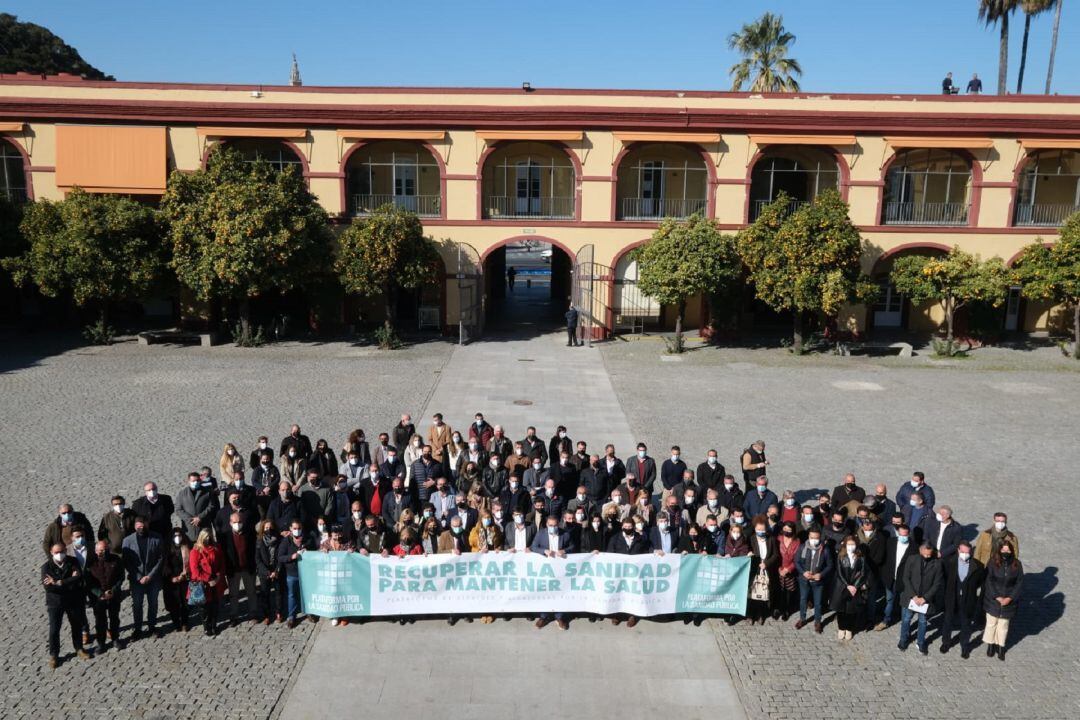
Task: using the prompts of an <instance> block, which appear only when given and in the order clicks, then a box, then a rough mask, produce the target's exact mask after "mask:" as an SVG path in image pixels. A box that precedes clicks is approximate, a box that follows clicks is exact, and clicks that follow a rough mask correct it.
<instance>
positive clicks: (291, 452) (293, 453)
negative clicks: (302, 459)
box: [289, 450, 296, 458]
mask: <svg viewBox="0 0 1080 720" xmlns="http://www.w3.org/2000/svg"><path fill="white" fill-rule="evenodd" d="M289 457H291V458H294V457H296V453H295V452H293V451H292V450H290V451H289Z"/></svg>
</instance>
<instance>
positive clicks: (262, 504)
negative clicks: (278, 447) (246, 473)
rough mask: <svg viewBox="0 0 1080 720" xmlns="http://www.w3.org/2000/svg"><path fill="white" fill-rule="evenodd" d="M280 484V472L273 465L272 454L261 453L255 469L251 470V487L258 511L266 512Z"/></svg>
mask: <svg viewBox="0 0 1080 720" xmlns="http://www.w3.org/2000/svg"><path fill="white" fill-rule="evenodd" d="M280 484H281V472H279V471H278V469H277V467H275V466H274V461H273V454H272V453H270V452H266V453H263V455H262V457H261V458H260V459H259V462H258V464H257V465H256V466H255V469H253V470H252V471H251V482H250V485H251V488H252V490H254V491H255V497H256V498H257V500H256V502H257V504H258V507H259V511H260V512H262V513H265V512H266V509H267V508H268V507H269V506H270V502H271V501H272V500H273V498H274V496H275V495H276V494H277V488H278V486H279V485H280Z"/></svg>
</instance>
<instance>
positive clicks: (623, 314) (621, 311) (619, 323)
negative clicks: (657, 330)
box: [612, 280, 660, 334]
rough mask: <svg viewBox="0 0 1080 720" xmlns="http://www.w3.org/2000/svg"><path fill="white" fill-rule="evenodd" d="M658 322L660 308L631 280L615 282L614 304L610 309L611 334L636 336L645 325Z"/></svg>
mask: <svg viewBox="0 0 1080 720" xmlns="http://www.w3.org/2000/svg"><path fill="white" fill-rule="evenodd" d="M659 320H660V306H659V304H657V303H655V302H653V301H652V300H651V298H648V297H646V296H645V295H644V294H642V292H641V290H639V289H638V287H637V283H636V282H635V281H632V280H622V281H619V280H616V281H615V304H614V307H613V308H612V321H613V322H612V325H613V327H612V332H620V331H622V332H627V331H629V332H630V333H632V334H638V333H642V332H644V331H645V325H646V324H650V325H651V324H654V323H656V322H659Z"/></svg>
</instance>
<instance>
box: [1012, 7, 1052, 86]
mask: <svg viewBox="0 0 1080 720" xmlns="http://www.w3.org/2000/svg"><path fill="white" fill-rule="evenodd" d="M1056 4H1057V0H1020V8H1021V9H1022V10H1023V11H1024V42H1023V43H1022V44H1021V45H1020V71H1019V73H1018V74H1017V76H1016V94H1017V95H1019V94H1020V93H1021V92H1023V91H1024V69H1025V68H1026V67H1027V51H1028V33H1029V32H1031V18H1033V17H1035V16H1036V15H1041V14H1042V13H1044V12H1046V11H1047V10H1049V9H1050V8H1052V7H1054V5H1056Z"/></svg>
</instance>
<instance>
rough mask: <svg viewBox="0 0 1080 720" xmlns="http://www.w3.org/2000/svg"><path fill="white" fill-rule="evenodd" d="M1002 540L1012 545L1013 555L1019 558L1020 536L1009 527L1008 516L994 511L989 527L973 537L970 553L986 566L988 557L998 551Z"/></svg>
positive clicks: (988, 561)
mask: <svg viewBox="0 0 1080 720" xmlns="http://www.w3.org/2000/svg"><path fill="white" fill-rule="evenodd" d="M1003 542H1008V543H1009V544H1010V545H1011V546H1012V550H1013V557H1015V558H1017V559H1019V558H1020V538H1018V537H1016V534H1015V533H1014V532H1013V531H1012V530H1010V529H1009V516H1008V515H1006V514H1005V513H1003V512H996V513H994V522H993V523H991V525H990V527H988V528H987V529H986V530H983V531H982V532H980V533H979V536H978V537H977V538H976V539H975V548H974V550H973V551H972V554H973V556H974V558H975V559H976V560H978V561H979V562H981V563H982V564H983V567H986V566H987V565H989V563H990V558H991V557H992V556H993V555H994V553H996V552H997V551H998V548H1000V547H1001V544H1002V543H1003Z"/></svg>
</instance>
